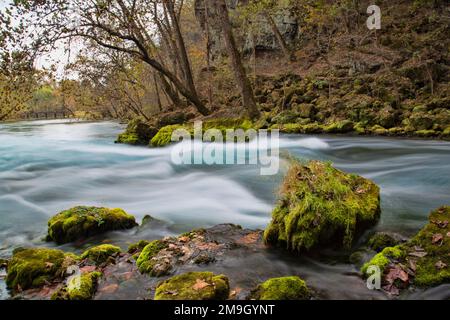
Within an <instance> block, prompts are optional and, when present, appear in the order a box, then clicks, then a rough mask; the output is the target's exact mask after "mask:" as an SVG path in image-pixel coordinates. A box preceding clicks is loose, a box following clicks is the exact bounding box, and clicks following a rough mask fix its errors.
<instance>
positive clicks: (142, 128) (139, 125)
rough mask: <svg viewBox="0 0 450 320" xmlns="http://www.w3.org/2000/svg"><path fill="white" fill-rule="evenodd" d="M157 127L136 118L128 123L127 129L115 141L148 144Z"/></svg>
mask: <svg viewBox="0 0 450 320" xmlns="http://www.w3.org/2000/svg"><path fill="white" fill-rule="evenodd" d="M157 132H158V129H156V128H155V127H152V126H150V125H149V124H147V123H146V122H145V121H144V120H143V119H141V118H136V119H133V120H131V121H130V122H129V123H128V126H127V129H126V130H125V132H124V133H121V134H120V135H119V137H118V138H117V141H116V143H124V144H131V145H148V144H149V142H150V140H151V139H152V138H153V137H154V136H155V134H156V133H157Z"/></svg>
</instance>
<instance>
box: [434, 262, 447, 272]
mask: <svg viewBox="0 0 450 320" xmlns="http://www.w3.org/2000/svg"><path fill="white" fill-rule="evenodd" d="M434 266H435V267H436V269H438V270H442V269H445V268H447V264H446V263H444V262H442V261H441V260H439V261H438V262H436V264H435V265H434Z"/></svg>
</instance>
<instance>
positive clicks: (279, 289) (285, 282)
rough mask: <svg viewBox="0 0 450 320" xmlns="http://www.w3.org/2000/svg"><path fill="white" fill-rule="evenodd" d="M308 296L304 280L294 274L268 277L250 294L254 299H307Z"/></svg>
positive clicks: (309, 295) (308, 292) (309, 294)
mask: <svg viewBox="0 0 450 320" xmlns="http://www.w3.org/2000/svg"><path fill="white" fill-rule="evenodd" d="M310 297H311V293H310V291H309V289H308V287H307V286H306V283H305V281H303V280H302V279H300V278H299V277H296V276H292V277H282V278H272V279H269V280H267V281H265V282H264V283H262V284H260V285H259V286H258V287H257V288H256V289H255V290H254V291H253V292H252V294H251V295H250V299H255V300H309V299H310Z"/></svg>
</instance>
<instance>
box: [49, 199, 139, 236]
mask: <svg viewBox="0 0 450 320" xmlns="http://www.w3.org/2000/svg"><path fill="white" fill-rule="evenodd" d="M135 226H137V223H136V220H135V218H134V217H133V216H132V215H129V214H127V213H126V212H125V211H123V210H122V209H108V208H97V207H84V206H80V207H75V208H72V209H69V210H65V211H62V212H60V213H58V214H57V215H56V216H54V217H53V218H51V219H50V220H49V222H48V234H47V241H55V242H56V243H58V244H63V243H67V242H72V241H76V240H80V239H83V238H86V237H89V236H93V235H96V234H100V233H104V232H107V231H112V230H123V229H131V228H133V227H135Z"/></svg>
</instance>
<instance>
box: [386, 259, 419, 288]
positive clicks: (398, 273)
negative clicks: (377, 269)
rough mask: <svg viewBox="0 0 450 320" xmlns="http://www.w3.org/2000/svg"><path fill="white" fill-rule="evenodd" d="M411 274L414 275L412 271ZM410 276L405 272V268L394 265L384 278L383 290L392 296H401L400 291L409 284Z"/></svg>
mask: <svg viewBox="0 0 450 320" xmlns="http://www.w3.org/2000/svg"><path fill="white" fill-rule="evenodd" d="M408 271H409V273H413V271H412V270H411V269H409V270H408ZM409 277H410V274H408V272H406V271H405V270H404V266H402V265H400V264H392V265H391V266H390V267H389V269H388V271H387V274H386V275H385V277H384V281H385V285H384V286H383V290H385V291H386V292H387V293H389V294H391V295H399V294H400V290H401V289H404V288H406V287H407V286H408V284H409Z"/></svg>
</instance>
